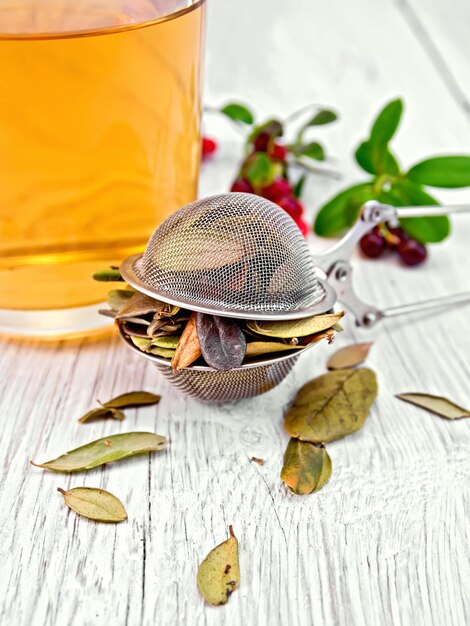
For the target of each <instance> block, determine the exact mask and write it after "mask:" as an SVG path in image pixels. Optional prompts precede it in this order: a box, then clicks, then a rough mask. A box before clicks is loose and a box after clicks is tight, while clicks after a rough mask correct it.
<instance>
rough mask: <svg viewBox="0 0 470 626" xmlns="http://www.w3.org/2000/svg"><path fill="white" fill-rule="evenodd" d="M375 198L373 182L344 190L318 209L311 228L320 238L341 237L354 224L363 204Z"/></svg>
mask: <svg viewBox="0 0 470 626" xmlns="http://www.w3.org/2000/svg"><path fill="white" fill-rule="evenodd" d="M376 198H377V192H376V191H375V189H374V184H373V181H372V182H367V183H359V184H358V185H353V186H352V187H349V188H348V189H345V190H344V191H342V192H341V193H339V194H338V195H336V196H335V197H334V198H332V199H331V200H329V201H328V202H327V203H326V204H324V205H323V206H322V207H321V208H320V210H319V212H318V214H317V217H316V219H315V224H314V227H313V228H314V231H315V233H316V234H317V235H320V236H321V237H336V236H338V235H341V234H342V233H343V232H344V231H346V230H347V229H348V228H350V227H351V226H352V225H353V224H354V223H355V222H356V220H357V218H358V216H359V213H360V210H361V208H362V206H363V205H364V203H365V202H367V201H368V200H375V199H376Z"/></svg>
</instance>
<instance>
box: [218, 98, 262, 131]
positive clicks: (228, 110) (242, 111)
mask: <svg viewBox="0 0 470 626" xmlns="http://www.w3.org/2000/svg"><path fill="white" fill-rule="evenodd" d="M220 112H221V113H223V114H224V115H226V116H227V117H229V118H230V119H231V120H233V121H234V122H242V124H248V125H250V124H253V122H254V117H253V114H252V112H251V111H250V109H248V108H247V107H246V106H244V105H243V104H238V103H236V102H231V103H230V104H227V105H225V106H224V107H222V108H221V109H220Z"/></svg>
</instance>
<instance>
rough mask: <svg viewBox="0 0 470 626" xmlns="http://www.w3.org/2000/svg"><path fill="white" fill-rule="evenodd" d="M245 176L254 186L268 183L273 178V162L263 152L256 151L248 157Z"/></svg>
mask: <svg viewBox="0 0 470 626" xmlns="http://www.w3.org/2000/svg"><path fill="white" fill-rule="evenodd" d="M245 176H246V178H247V179H248V180H249V181H250V183H251V184H252V185H253V186H254V187H258V186H261V187H264V186H266V185H269V184H270V183H271V182H272V179H273V162H272V161H271V159H270V158H269V157H268V155H267V154H265V153H264V152H256V153H255V154H254V155H253V156H252V157H250V161H249V163H248V164H247V167H246V171H245Z"/></svg>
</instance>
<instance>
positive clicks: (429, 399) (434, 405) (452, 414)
mask: <svg viewBox="0 0 470 626" xmlns="http://www.w3.org/2000/svg"><path fill="white" fill-rule="evenodd" d="M397 398H399V399H400V400H404V401H405V402H409V403H410V404H414V405H415V406H419V407H420V408H422V409H426V410H428V411H430V412H431V413H435V414H436V415H439V417H445V418H446V419H449V420H455V419H460V418H462V417H470V410H469V409H464V408H463V407H461V406H459V405H458V404H455V402H452V401H451V400H448V399H447V398H443V397H442V396H433V395H431V394H429V393H401V394H399V395H397Z"/></svg>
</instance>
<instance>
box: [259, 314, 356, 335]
mask: <svg viewBox="0 0 470 626" xmlns="http://www.w3.org/2000/svg"><path fill="white" fill-rule="evenodd" d="M343 316H344V311H341V312H340V313H326V314H325V315H313V316H312V317H305V318H303V319H300V320H287V321H285V322H284V321H280V322H252V321H249V322H247V326H248V328H249V329H250V330H252V331H253V332H255V333H258V335H266V336H268V337H278V338H280V339H290V338H292V337H306V336H308V335H314V334H316V333H319V332H321V331H323V330H327V329H328V328H331V327H332V326H334V325H335V324H336V323H337V322H339V320H340V319H341V318H342V317H343Z"/></svg>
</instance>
